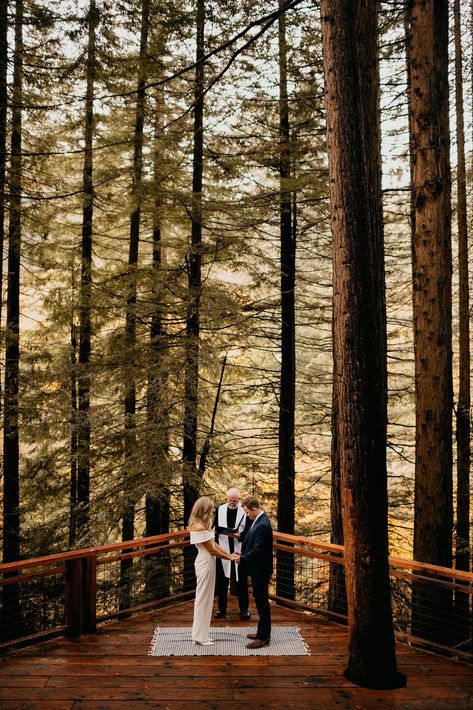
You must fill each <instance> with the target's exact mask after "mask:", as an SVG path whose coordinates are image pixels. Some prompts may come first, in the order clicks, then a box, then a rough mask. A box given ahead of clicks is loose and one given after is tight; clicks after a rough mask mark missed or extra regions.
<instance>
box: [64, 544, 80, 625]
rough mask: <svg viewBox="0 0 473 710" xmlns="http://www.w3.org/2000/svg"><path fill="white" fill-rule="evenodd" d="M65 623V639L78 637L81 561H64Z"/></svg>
mask: <svg viewBox="0 0 473 710" xmlns="http://www.w3.org/2000/svg"><path fill="white" fill-rule="evenodd" d="M65 581H66V584H65V590H64V595H65V617H66V619H65V621H66V636H67V638H75V637H76V636H80V634H81V627H82V601H81V600H82V559H81V558H80V557H79V558H78V559H75V560H67V561H66V580H65Z"/></svg>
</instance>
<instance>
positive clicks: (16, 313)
mask: <svg viewBox="0 0 473 710" xmlns="http://www.w3.org/2000/svg"><path fill="white" fill-rule="evenodd" d="M15 8H16V9H15V51H14V59H13V90H12V116H11V165H10V217H9V229H8V296H7V328H6V334H5V340H6V348H5V400H4V432H3V447H4V481H3V561H4V562H14V561H15V560H18V559H19V555H20V514H19V505H20V475H19V428H18V427H19V420H18V392H19V369H20V253H21V208H22V204H21V190H22V154H21V151H22V135H21V130H22V125H21V124H22V115H21V105H22V103H23V12H24V10H23V0H16V5H15Z"/></svg>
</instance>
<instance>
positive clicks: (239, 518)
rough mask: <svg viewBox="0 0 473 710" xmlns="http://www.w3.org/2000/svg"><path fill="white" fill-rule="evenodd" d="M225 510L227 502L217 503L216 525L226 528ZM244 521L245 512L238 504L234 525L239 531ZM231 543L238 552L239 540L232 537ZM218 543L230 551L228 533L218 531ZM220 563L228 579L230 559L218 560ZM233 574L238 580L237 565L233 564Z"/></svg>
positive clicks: (241, 530)
mask: <svg viewBox="0 0 473 710" xmlns="http://www.w3.org/2000/svg"><path fill="white" fill-rule="evenodd" d="M227 511H228V504H227V503H224V504H223V505H219V507H218V511H217V525H219V526H220V527H222V528H227V527H228V522H227ZM245 523H246V513H245V511H244V510H243V506H242V505H240V503H239V504H238V507H237V514H236V519H235V527H236V528H237V529H238V532H239V533H242V532H243V530H244V529H245ZM233 543H234V551H235V552H240V550H241V542H240V541H239V540H237V539H236V538H235V537H234V538H233ZM218 544H219V545H220V547H223V549H224V550H225V551H226V552H228V553H230V545H229V538H228V535H222V534H221V533H219V535H218ZM220 562H221V563H222V567H223V573H224V575H225V577H227V579H230V573H231V565H232V563H231V561H230V560H220ZM235 575H236V580H237V581H238V565H235Z"/></svg>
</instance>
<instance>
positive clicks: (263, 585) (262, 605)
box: [251, 576, 271, 641]
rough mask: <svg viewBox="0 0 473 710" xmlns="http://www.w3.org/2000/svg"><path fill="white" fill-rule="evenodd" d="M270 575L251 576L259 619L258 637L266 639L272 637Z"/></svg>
mask: <svg viewBox="0 0 473 710" xmlns="http://www.w3.org/2000/svg"><path fill="white" fill-rule="evenodd" d="M269 580H270V578H269V577H259V576H255V577H252V578H251V582H252V586H253V596H254V598H255V604H256V611H257V612H258V616H259V621H258V629H257V631H256V638H257V639H261V640H262V641H266V640H268V639H269V638H270V637H271V608H270V606H269V599H268V587H269Z"/></svg>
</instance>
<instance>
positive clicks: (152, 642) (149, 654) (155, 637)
mask: <svg viewBox="0 0 473 710" xmlns="http://www.w3.org/2000/svg"><path fill="white" fill-rule="evenodd" d="M158 634H159V626H157V627H156V628H155V630H154V632H153V638H152V639H151V643H150V645H149V651H148V656H152V655H153V651H154V645H155V643H156V641H157V640H158Z"/></svg>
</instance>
